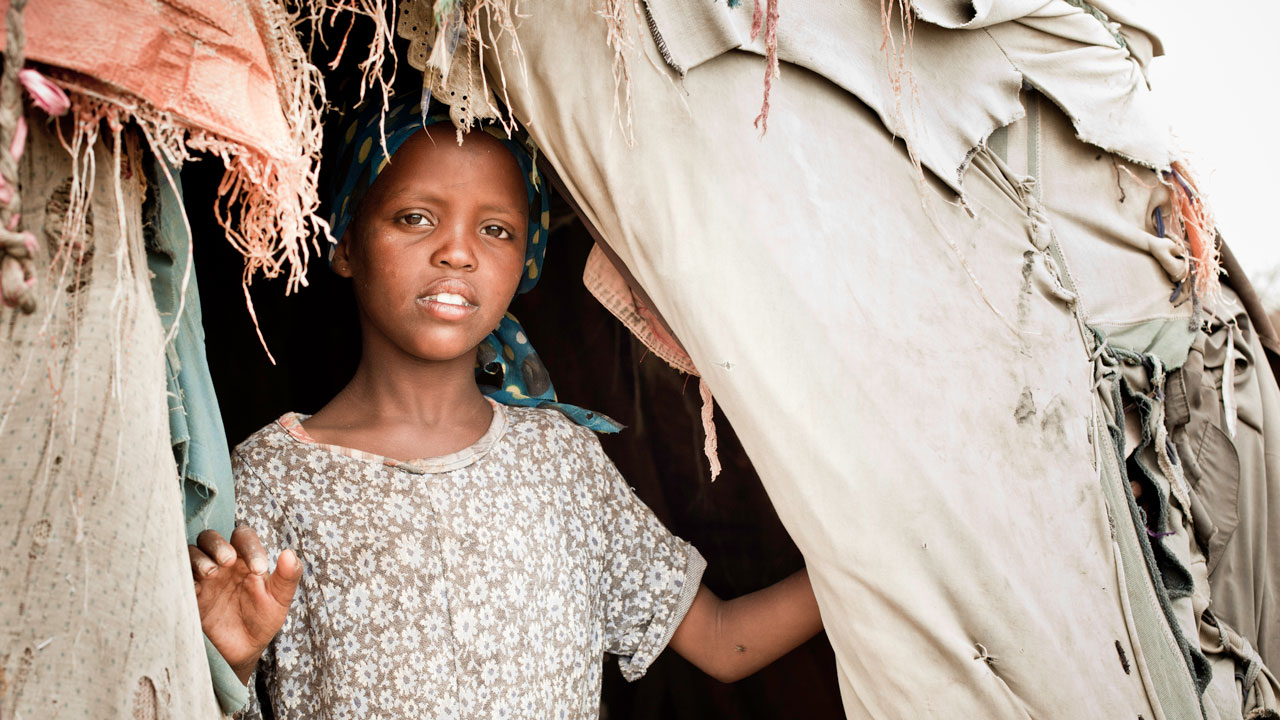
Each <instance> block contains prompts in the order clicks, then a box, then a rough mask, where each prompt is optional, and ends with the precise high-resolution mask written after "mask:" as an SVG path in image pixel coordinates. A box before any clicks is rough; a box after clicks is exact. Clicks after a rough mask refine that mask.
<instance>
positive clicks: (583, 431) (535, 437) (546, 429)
mask: <svg viewBox="0 0 1280 720" xmlns="http://www.w3.org/2000/svg"><path fill="white" fill-rule="evenodd" d="M502 412H503V413H505V414H506V416H507V432H506V433H505V434H506V435H508V436H510V437H513V438H514V439H516V440H517V441H523V442H542V443H547V444H557V445H558V444H566V445H584V444H585V445H586V446H588V447H592V448H594V447H599V445H600V441H599V440H597V439H596V434H595V433H594V432H592V431H591V430H589V429H587V428H585V427H583V426H581V425H579V424H577V423H575V422H574V421H573V420H571V419H570V418H569V417H568V416H567V415H565V414H564V413H562V412H560V411H559V410H556V409H554V408H539V407H522V406H519V405H504V406H502Z"/></svg>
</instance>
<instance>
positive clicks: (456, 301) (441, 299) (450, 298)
mask: <svg viewBox="0 0 1280 720" xmlns="http://www.w3.org/2000/svg"><path fill="white" fill-rule="evenodd" d="M424 299H425V300H434V301H435V302H438V303H444V304H445V305H460V306H462V307H470V306H471V303H469V302H467V299H466V298H464V297H462V296H461V295H457V294H454V293H440V294H439V295H428V296H427V297H426V298H424Z"/></svg>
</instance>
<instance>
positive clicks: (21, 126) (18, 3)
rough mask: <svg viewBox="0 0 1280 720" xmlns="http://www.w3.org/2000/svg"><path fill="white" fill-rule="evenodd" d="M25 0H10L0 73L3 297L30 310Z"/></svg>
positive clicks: (33, 304) (0, 282)
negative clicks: (21, 173)
mask: <svg viewBox="0 0 1280 720" xmlns="http://www.w3.org/2000/svg"><path fill="white" fill-rule="evenodd" d="M26 6H27V0H10V2H9V11H8V14H7V15H6V16H5V26H6V29H5V45H4V71H3V73H2V74H0V181H3V188H2V189H3V191H4V192H0V298H3V300H4V303H5V304H6V305H8V306H10V307H13V306H17V307H18V308H20V309H21V310H22V312H24V313H27V314H31V313H33V312H35V309H36V299H35V294H34V292H33V290H34V288H35V284H36V274H35V255H36V238H35V236H34V235H32V234H31V233H29V232H23V231H20V230H19V229H18V228H19V223H20V222H21V220H22V215H21V214H20V213H19V212H18V211H19V210H20V209H21V207H22V204H21V200H20V198H19V197H18V160H19V159H20V158H21V157H22V148H23V145H25V144H26V134H27V133H26V124H25V123H24V122H23V119H22V84H21V83H20V81H19V79H18V71H19V70H21V69H22V65H23V61H24V60H23V58H24V55H25V53H24V51H25V49H26V48H25V46H26V42H27V37H26V32H24V28H23V18H22V12H23V10H24V9H25V8H26Z"/></svg>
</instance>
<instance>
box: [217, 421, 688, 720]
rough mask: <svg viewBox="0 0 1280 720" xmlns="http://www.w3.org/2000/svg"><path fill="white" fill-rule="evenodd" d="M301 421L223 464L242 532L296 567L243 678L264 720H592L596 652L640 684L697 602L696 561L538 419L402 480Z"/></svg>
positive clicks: (588, 453)
mask: <svg viewBox="0 0 1280 720" xmlns="http://www.w3.org/2000/svg"><path fill="white" fill-rule="evenodd" d="M491 402H492V401H491ZM304 419H305V418H304V417H302V416H299V415H296V414H293V413H290V414H286V415H285V416H283V417H282V418H280V420H278V421H277V422H275V423H272V424H271V425H268V426H267V427H265V428H263V429H262V430H259V431H258V432H257V433H255V434H254V435H253V436H251V437H250V438H249V439H248V440H246V441H245V442H244V443H243V444H241V445H240V446H239V447H238V448H236V451H235V453H234V455H233V458H232V459H233V463H234V466H235V475H236V492H237V500H238V509H237V519H238V522H240V523H241V524H248V525H251V526H252V527H253V528H254V529H255V530H256V531H257V532H258V535H259V537H260V538H261V539H262V542H263V544H264V545H265V546H266V548H267V551H268V554H269V555H270V558H271V562H272V564H273V566H274V563H275V558H276V557H277V556H278V554H279V552H280V551H281V550H282V549H284V548H286V547H288V548H293V549H294V551H295V552H297V553H298V556H299V558H301V560H302V565H303V577H302V583H301V586H300V588H299V590H298V594H297V595H296V596H295V598H294V601H293V606H292V608H291V609H290V612H289V617H288V619H287V620H286V622H285V624H284V627H283V628H282V629H281V631H280V633H279V634H278V635H277V636H276V638H275V639H274V640H273V641H272V643H271V645H270V647H269V648H268V649H267V652H266V653H265V654H264V656H263V659H262V661H261V662H260V664H259V666H258V672H259V673H261V674H263V675H264V676H265V680H266V687H267V689H268V693H269V696H270V697H269V701H270V703H271V707H272V709H273V710H274V712H275V716H276V717H277V718H278V719H279V720H291V719H294V718H307V719H311V718H316V719H320V718H438V719H445V718H458V719H462V718H467V719H471V718H538V719H539V720H542V719H544V718H556V719H562V720H569V719H577V718H594V717H597V716H598V715H599V705H600V682H601V672H602V659H603V654H604V653H613V654H616V655H618V656H619V666H620V668H621V670H622V673H623V675H624V676H625V677H626V678H627V679H631V680H633V679H635V678H638V677H640V676H641V675H642V674H644V672H645V670H646V669H647V668H648V666H649V664H650V663H651V662H652V661H653V659H654V658H655V657H656V656H657V655H658V654H659V653H660V652H662V650H663V648H664V647H666V644H667V642H668V641H669V640H670V639H671V635H672V633H673V632H675V629H676V627H677V626H678V625H679V624H680V621H681V620H682V619H683V618H684V614H685V612H686V611H687V610H688V609H689V606H690V604H691V603H692V602H693V597H694V595H695V593H696V592H697V589H698V586H699V583H700V580H701V576H702V570H703V568H704V567H705V562H704V561H703V559H702V557H701V556H700V555H699V554H698V552H697V550H695V549H694V548H693V547H692V546H690V545H689V544H688V543H685V542H684V541H682V540H680V539H678V538H676V537H674V536H673V535H672V534H671V533H670V532H669V531H667V529H666V528H665V527H663V526H662V524H661V523H660V522H659V521H658V520H657V518H655V517H654V515H653V513H652V512H651V511H650V510H649V509H648V508H647V507H646V506H645V505H644V504H643V503H642V502H640V500H639V499H638V498H637V497H636V496H635V494H634V493H633V492H632V490H631V488H630V487H628V486H627V484H626V481H625V480H623V479H622V477H621V476H620V475H619V474H618V471H617V470H616V469H615V468H614V467H613V464H612V463H611V462H610V461H609V460H608V458H606V457H605V455H604V452H603V450H602V449H601V447H600V443H599V442H598V441H597V440H596V438H595V436H594V435H593V434H592V432H591V431H589V430H586V429H584V428H582V427H580V426H577V425H575V424H574V423H573V422H571V421H570V420H568V419H567V418H565V417H564V416H562V415H561V414H559V413H558V412H556V411H554V410H543V409H533V408H519V407H507V406H503V405H499V404H497V403H494V413H493V422H492V423H491V425H490V427H489V430H488V432H486V433H485V435H484V436H483V437H482V438H481V439H480V440H479V441H478V442H476V443H475V444H474V445H472V446H471V447H469V448H466V449H464V450H462V451H460V452H457V453H454V454H452V455H447V456H444V457H438V458H430V459H425V460H417V461H412V462H400V461H396V460H391V459H387V458H382V457H379V456H374V455H370V454H367V453H363V452H360V451H358V450H351V449H348V448H341V447H337V446H331V445H324V444H320V443H317V442H316V441H315V440H314V439H312V438H311V437H310V436H309V435H307V433H306V431H305V430H304V429H303V427H302V425H301V422H302V420H304ZM247 715H248V716H249V717H257V698H256V697H255V698H252V699H251V702H250V708H249V710H248V711H247Z"/></svg>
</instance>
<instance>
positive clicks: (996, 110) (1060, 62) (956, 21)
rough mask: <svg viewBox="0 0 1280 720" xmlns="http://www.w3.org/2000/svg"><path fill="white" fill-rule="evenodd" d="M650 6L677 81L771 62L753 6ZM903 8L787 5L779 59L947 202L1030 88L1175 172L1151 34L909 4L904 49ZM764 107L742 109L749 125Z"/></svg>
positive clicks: (1109, 140)
mask: <svg viewBox="0 0 1280 720" xmlns="http://www.w3.org/2000/svg"><path fill="white" fill-rule="evenodd" d="M645 5H646V7H647V9H648V11H649V16H650V18H651V20H652V28H653V30H654V32H656V33H657V34H658V37H659V47H660V48H661V50H662V56H663V57H664V58H665V59H666V60H667V62H668V63H669V64H670V65H671V67H673V68H675V69H676V70H678V71H679V72H680V73H681V74H684V73H687V72H691V71H692V70H694V69H696V68H697V66H698V65H699V64H701V63H703V62H706V61H707V60H710V59H711V58H714V57H716V56H718V55H719V54H720V53H723V52H725V51H727V50H729V49H732V48H741V49H744V50H748V51H750V52H753V53H757V54H764V52H765V37H764V34H763V33H761V34H759V35H758V36H757V37H756V38H755V40H752V39H751V25H752V17H753V12H752V11H753V8H754V5H753V4H752V3H741V4H739V5H738V6H736V7H733V8H731V7H729V6H728V4H726V3H715V2H687V1H686V0H646V3H645ZM897 5H898V3H894V2H889V3H875V2H869V1H868V0H856V1H850V2H827V1H825V0H793V1H792V2H789V3H788V4H787V5H786V8H785V9H784V10H783V11H782V12H783V17H784V18H785V19H784V20H783V21H781V22H779V24H778V28H777V43H778V45H777V49H778V57H779V58H780V59H781V60H783V61H784V62H787V63H791V64H794V65H799V66H801V67H804V68H806V69H809V70H812V71H814V72H816V73H819V74H820V75H822V76H823V77H825V78H827V79H828V80H830V81H831V82H833V83H835V84H837V85H839V86H840V87H842V88H844V89H845V90H847V91H849V92H851V93H853V94H854V95H855V96H857V97H858V99H860V100H861V101H863V102H864V103H866V104H867V105H869V106H870V107H871V108H872V109H873V110H875V112H876V113H877V114H878V115H879V117H880V119H881V120H882V121H883V122H884V124H885V126H886V127H888V128H889V129H890V130H891V131H892V132H893V133H894V134H896V135H898V136H899V137H902V138H905V139H906V140H907V141H908V142H909V143H910V145H911V147H912V149H913V150H914V152H915V153H916V156H917V157H918V158H919V160H920V162H921V164H923V166H924V167H926V168H928V169H929V170H930V171H932V172H933V173H935V174H936V175H937V176H938V178H939V179H941V180H942V181H943V182H945V183H947V184H948V185H949V186H950V187H951V188H952V189H953V190H955V191H957V192H959V191H960V190H961V187H962V184H963V179H964V175H965V172H966V170H967V168H968V163H969V160H970V158H971V157H972V153H973V149H974V148H975V147H977V146H978V145H979V144H981V143H982V142H983V141H984V140H985V139H986V138H987V136H989V135H990V134H991V132H992V131H993V130H995V129H997V128H1000V127H1003V126H1005V125H1007V124H1009V123H1011V122H1013V121H1014V120H1016V119H1018V118H1020V117H1023V115H1024V114H1025V112H1024V109H1023V107H1022V105H1021V103H1020V102H1019V98H1018V95H1019V92H1020V91H1021V90H1022V88H1023V86H1024V84H1025V85H1028V86H1033V87H1035V88H1037V89H1039V90H1041V91H1043V92H1044V93H1045V94H1047V95H1048V96H1049V97H1052V98H1053V99H1054V101H1055V102H1056V103H1058V104H1059V105H1061V106H1062V107H1064V108H1067V109H1068V114H1069V115H1070V116H1071V118H1072V120H1073V122H1074V123H1075V126H1076V129H1077V132H1078V133H1079V135H1080V137H1081V138H1082V139H1084V140H1085V141H1087V142H1090V143H1093V144H1095V145H1097V146H1099V147H1102V148H1105V149H1107V150H1111V151H1114V152H1117V153H1120V154H1121V155H1123V156H1124V157H1127V158H1131V159H1133V160H1135V161H1136V162H1138V163H1140V164H1142V165H1144V166H1146V167H1153V168H1160V169H1166V168H1167V167H1168V166H1169V162H1170V160H1171V159H1172V158H1171V157H1170V154H1169V150H1170V147H1171V146H1170V143H1169V135H1168V129H1167V127H1165V126H1161V125H1159V124H1156V123H1153V122H1152V121H1154V120H1159V119H1160V117H1161V116H1160V114H1159V112H1158V108H1157V107H1156V106H1155V104H1154V101H1153V99H1152V96H1151V92H1150V89H1149V88H1148V87H1147V84H1146V77H1145V66H1146V64H1147V62H1149V60H1150V58H1151V56H1152V55H1153V54H1159V52H1160V42H1159V39H1158V38H1157V37H1155V36H1154V35H1152V34H1150V33H1148V32H1146V31H1144V30H1142V29H1139V28H1138V27H1135V26H1132V25H1113V24H1111V23H1110V22H1109V21H1108V20H1107V19H1106V15H1105V14H1103V15H1102V16H1101V18H1099V17H1095V16H1094V15H1093V14H1092V13H1091V12H1089V11H1088V10H1087V9H1086V8H1084V7H1081V5H1084V4H1083V3H1079V2H1069V1H1068V0H978V1H977V2H972V3H970V2H963V1H962V0H914V1H913V2H912V3H911V5H912V7H914V8H915V9H916V12H917V13H918V14H919V18H920V19H921V20H923V22H916V23H915V24H914V25H913V27H912V30H911V36H910V38H906V37H904V34H903V29H902V25H901V16H900V15H898V14H896V13H897V10H896V9H895V7H896V6H897ZM882 8H887V9H888V12H889V16H888V20H887V24H886V23H883V22H882V17H884V16H883V15H882V12H881V10H882ZM1127 17H1128V14H1126V18H1127ZM899 51H901V53H902V54H901V56H900V57H899ZM641 62H643V61H641ZM508 74H509V73H508ZM780 84H782V83H780V82H779V83H775V86H778V85H780ZM759 109H760V108H759V105H758V104H757V106H756V107H753V108H750V109H749V110H746V109H744V119H746V120H750V119H751V118H754V117H755V116H756V113H757V112H759ZM1118 117H1125V118H1126V122H1117V121H1116V118H1118Z"/></svg>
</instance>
